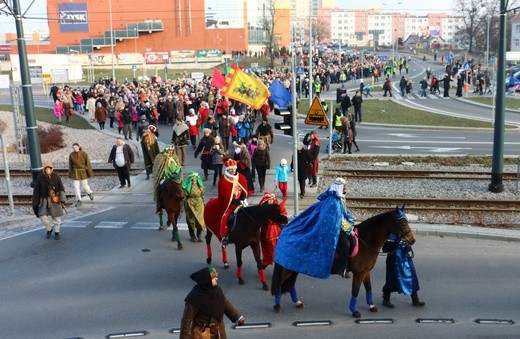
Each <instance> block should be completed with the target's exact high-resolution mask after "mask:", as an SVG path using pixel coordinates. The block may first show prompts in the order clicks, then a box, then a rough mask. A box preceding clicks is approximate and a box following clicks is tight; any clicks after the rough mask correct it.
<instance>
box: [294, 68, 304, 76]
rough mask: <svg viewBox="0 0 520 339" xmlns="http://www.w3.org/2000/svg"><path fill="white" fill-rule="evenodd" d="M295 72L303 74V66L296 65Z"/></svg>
mask: <svg viewBox="0 0 520 339" xmlns="http://www.w3.org/2000/svg"><path fill="white" fill-rule="evenodd" d="M296 74H298V75H303V67H297V68H296Z"/></svg>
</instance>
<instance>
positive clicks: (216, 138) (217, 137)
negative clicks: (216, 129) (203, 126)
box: [215, 135, 220, 144]
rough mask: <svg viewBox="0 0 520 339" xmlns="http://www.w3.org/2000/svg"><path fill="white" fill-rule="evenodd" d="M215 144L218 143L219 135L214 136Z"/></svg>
mask: <svg viewBox="0 0 520 339" xmlns="http://www.w3.org/2000/svg"><path fill="white" fill-rule="evenodd" d="M215 144H220V137H219V136H218V135H217V136H216V137H215Z"/></svg>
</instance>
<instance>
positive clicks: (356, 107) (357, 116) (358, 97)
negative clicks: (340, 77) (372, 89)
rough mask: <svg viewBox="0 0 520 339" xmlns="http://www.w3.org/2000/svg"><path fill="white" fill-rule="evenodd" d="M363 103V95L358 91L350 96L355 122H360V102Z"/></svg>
mask: <svg viewBox="0 0 520 339" xmlns="http://www.w3.org/2000/svg"><path fill="white" fill-rule="evenodd" d="M362 103H363V97H362V96H361V93H360V92H359V91H356V94H354V96H353V97H352V106H354V116H355V120H356V122H361V104H362Z"/></svg>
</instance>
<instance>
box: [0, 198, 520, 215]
mask: <svg viewBox="0 0 520 339" xmlns="http://www.w3.org/2000/svg"><path fill="white" fill-rule="evenodd" d="M67 198H68V200H69V201H72V200H73V199H74V195H67ZM13 200H14V203H15V205H21V206H22V205H23V206H28V205H30V204H31V201H32V195H29V194H27V195H15V196H13ZM314 202H316V199H315V197H312V196H309V197H307V198H305V199H304V200H302V201H301V202H300V206H301V207H302V208H305V207H307V206H310V205H311V204H313V203H314ZM8 203H9V202H8V198H7V196H5V195H2V196H0V205H8ZM348 204H349V208H350V209H352V210H354V211H355V210H387V209H388V206H397V205H402V204H405V205H406V209H407V210H409V211H430V212H434V211H436V212H439V213H441V212H443V211H446V212H450V213H470V212H471V213H473V212H486V213H493V212H497V213H518V211H519V210H520V200H476V199H475V200H468V199H425V198H419V199H418V198H367V197H349V198H348Z"/></svg>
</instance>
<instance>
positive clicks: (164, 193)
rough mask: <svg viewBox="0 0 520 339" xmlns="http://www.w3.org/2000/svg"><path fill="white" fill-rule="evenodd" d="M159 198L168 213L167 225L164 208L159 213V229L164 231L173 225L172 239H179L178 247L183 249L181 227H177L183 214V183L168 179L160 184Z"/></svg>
mask: <svg viewBox="0 0 520 339" xmlns="http://www.w3.org/2000/svg"><path fill="white" fill-rule="evenodd" d="M157 199H159V201H160V203H161V208H162V209H165V210H166V213H167V214H168V219H167V221H166V227H163V218H162V210H161V212H160V213H159V225H160V226H159V230H161V231H163V230H165V229H166V228H168V226H170V225H172V226H173V230H172V241H177V248H178V249H179V250H182V249H183V246H182V244H181V239H180V237H179V229H178V228H177V220H178V219H179V216H180V214H181V210H182V201H183V200H184V189H183V188H182V185H181V184H179V183H177V182H175V181H173V180H166V181H165V182H163V183H162V184H161V185H160V186H159V191H158V193H157Z"/></svg>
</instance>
